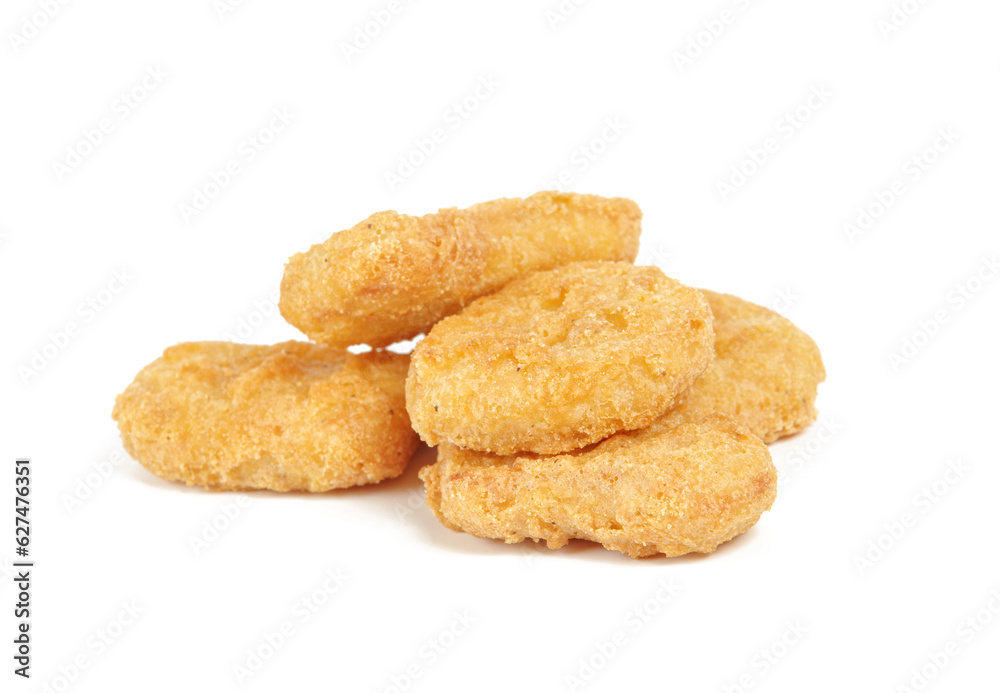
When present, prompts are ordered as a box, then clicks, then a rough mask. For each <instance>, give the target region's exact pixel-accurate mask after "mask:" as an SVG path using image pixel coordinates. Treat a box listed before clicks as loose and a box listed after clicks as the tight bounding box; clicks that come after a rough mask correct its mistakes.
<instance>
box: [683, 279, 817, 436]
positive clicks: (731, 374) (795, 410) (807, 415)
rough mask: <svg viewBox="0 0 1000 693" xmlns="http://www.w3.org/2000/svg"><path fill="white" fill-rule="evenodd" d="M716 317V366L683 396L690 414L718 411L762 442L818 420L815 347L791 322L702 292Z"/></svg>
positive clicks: (732, 299) (728, 297)
mask: <svg viewBox="0 0 1000 693" xmlns="http://www.w3.org/2000/svg"><path fill="white" fill-rule="evenodd" d="M702 293H703V294H704V295H705V298H706V299H708V302H709V305H711V307H712V313H713V315H714V316H715V320H714V325H715V361H714V362H713V363H712V366H711V367H710V368H709V369H708V370H707V371H705V373H704V374H702V376H701V377H700V378H699V379H698V380H697V381H696V382H695V384H694V385H693V386H692V387H691V389H690V390H688V392H687V393H686V394H685V395H684V397H683V405H682V408H683V409H684V410H685V411H686V412H687V413H688V414H691V415H699V414H708V413H710V412H722V413H723V414H729V415H730V416H732V417H733V418H735V419H736V420H737V421H739V422H740V423H742V424H744V425H746V426H747V427H748V428H749V429H750V430H751V431H753V432H754V434H756V435H757V436H759V437H760V438H762V439H763V440H764V442H765V443H772V442H774V441H775V440H777V439H778V438H781V437H782V436H787V435H791V434H792V433H795V432H796V431H798V430H800V429H802V428H805V427H806V426H808V425H809V424H810V423H812V422H813V421H815V420H816V406H815V404H814V403H815V401H816V388H817V386H818V385H819V384H820V383H821V382H823V380H825V379H826V370H825V369H824V367H823V359H822V358H821V357H820V353H819V348H818V347H817V346H816V343H815V342H814V341H813V340H812V338H810V337H809V335H807V334H806V333H805V332H803V331H802V330H800V329H799V328H797V327H796V326H795V325H794V324H792V321H791V320H789V319H788V318H785V317H783V316H781V315H779V314H778V313H775V312H774V311H773V310H768V309H767V308H764V307H762V306H758V305H757V304H755V303H750V302H749V301H744V300H743V299H742V298H737V297H736V296H731V295H729V294H720V293H716V292H714V291H707V290H704V289H703V290H702Z"/></svg>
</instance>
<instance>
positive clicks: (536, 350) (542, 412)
mask: <svg viewBox="0 0 1000 693" xmlns="http://www.w3.org/2000/svg"><path fill="white" fill-rule="evenodd" d="M711 321H712V314H711V312H710V311H709V308H708V304H707V303H706V302H705V299H704V298H703V297H702V295H701V293H700V292H698V291H697V290H696V289H691V288H689V287H686V286H684V285H683V284H681V283H679V282H677V281H676V280H674V279H671V278H669V277H667V276H666V275H664V274H663V272H661V271H660V270H659V269H657V268H655V267H635V266H633V265H631V264H629V263H627V262H577V263H571V264H568V265H564V266H562V267H558V268H556V269H554V270H549V271H547V272H537V273H534V274H531V275H528V276H526V277H522V278H521V279H517V280H515V281H513V282H511V283H510V284H508V285H507V286H505V287H504V288H503V289H501V290H500V291H498V292H497V293H495V294H492V295H490V296H486V297H484V298H481V299H479V300H477V301H475V302H473V303H472V304H470V305H469V306H467V307H466V308H465V310H463V311H462V312H461V313H460V314H458V315H453V316H451V317H448V318H445V319H444V320H442V321H441V322H439V323H438V324H437V325H435V326H434V328H433V329H432V330H431V331H430V333H429V334H428V335H427V337H426V338H425V339H424V340H423V341H421V342H420V343H418V344H417V346H416V348H415V349H414V351H413V357H412V362H411V367H410V373H409V375H408V377H407V382H406V406H407V408H408V409H409V412H410V417H411V419H412V421H413V427H414V428H415V429H416V430H417V432H418V433H419V434H420V437H421V438H423V440H424V441H426V442H427V443H428V444H430V445H436V444H438V443H439V442H441V441H446V442H450V443H452V444H454V445H459V446H461V447H465V448H470V449H472V450H482V451H487V452H494V453H497V454H510V453H513V452H518V451H530V452H537V453H545V454H555V453H559V452H565V451H567V450H573V449H575V448H579V447H583V446H584V445H588V444H590V443H593V442H596V441H598V440H601V439H602V438H606V437H607V436H609V435H611V434H613V433H615V432H617V431H621V430H633V429H637V428H642V427H643V426H648V425H649V424H650V423H652V422H653V421H654V420H655V419H657V418H658V417H659V416H661V415H662V414H663V413H664V412H666V411H667V410H668V409H669V408H670V407H672V406H674V405H675V404H676V402H677V399H678V397H679V396H680V395H681V393H683V391H684V390H685V389H687V388H688V387H689V386H690V385H691V383H692V382H694V380H695V378H697V377H698V375H699V374H701V373H702V372H703V371H704V370H705V368H706V367H707V366H708V364H709V362H710V361H711V358H712V343H713V338H712V326H711Z"/></svg>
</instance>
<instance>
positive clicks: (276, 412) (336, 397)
mask: <svg viewBox="0 0 1000 693" xmlns="http://www.w3.org/2000/svg"><path fill="white" fill-rule="evenodd" d="M408 363H409V358H408V357H407V356H405V355H399V354H391V353H386V352H372V353H368V354H362V355H354V354H349V353H347V352H346V351H344V350H342V349H336V348H333V347H326V346H322V345H316V344H307V343H304V342H284V343H282V344H275V345H273V346H257V345H245V344H233V343H230V342H188V343H184V344H178V345H176V346H173V347H170V348H168V349H167V350H166V351H164V352H163V356H162V357H161V358H159V359H157V360H156V361H154V362H152V363H151V364H149V365H148V366H146V367H145V368H143V369H142V371H140V372H139V374H138V375H137V376H136V378H135V380H134V381H133V382H132V384H130V385H129V386H128V387H127V388H126V389H125V391H124V392H123V393H122V394H120V395H118V397H117V399H116V400H115V407H114V412H113V413H112V417H113V418H114V419H115V420H116V421H117V422H118V428H119V429H120V431H121V435H122V442H123V443H124V446H125V449H126V450H127V451H128V453H129V454H130V455H132V457H134V458H135V459H136V460H138V461H139V462H140V463H142V465H143V466H145V467H146V468H147V469H149V470H150V471H151V472H153V473H154V474H156V475H157V476H160V477H162V478H164V479H168V480H171V481H184V482H185V483H187V484H188V485H200V486H204V487H206V488H209V489H212V490H252V489H271V490H274V491H328V490H330V489H334V488H343V487H347V486H356V485H359V484H369V483H375V482H378V481H381V480H383V479H388V478H391V477H395V476H398V475H399V474H401V473H402V472H403V470H404V468H405V467H406V464H407V462H409V459H410V456H411V455H412V454H413V451H414V450H415V449H416V446H417V444H418V441H417V437H416V434H415V433H414V432H413V431H412V429H411V428H410V422H409V417H408V415H407V413H406V407H405V402H404V392H403V387H404V379H405V377H406V370H407V367H408Z"/></svg>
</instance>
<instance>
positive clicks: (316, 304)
mask: <svg viewBox="0 0 1000 693" xmlns="http://www.w3.org/2000/svg"><path fill="white" fill-rule="evenodd" d="M641 219H642V213H641V212H640V211H639V207H638V206H637V205H636V204H635V203H634V202H632V201H631V200H626V199H623V198H618V197H615V198H604V197H598V196H596V195H578V194H575V193H558V192H540V193H536V194H535V195H532V196H531V197H529V198H527V199H523V200H522V199H519V198H514V199H501V200H493V201H491V202H484V203H482V204H477V205H473V206H472V207H469V208H468V209H442V210H441V211H439V212H437V213H436V214H428V215H426V216H422V217H411V216H407V215H405V214H398V213H396V212H379V213H377V214H373V215H372V216H370V217H368V218H367V219H365V220H364V221H362V222H361V223H360V224H358V225H356V226H354V227H352V228H350V229H347V230H346V231H341V232H340V233H336V234H334V235H333V236H332V237H331V238H330V239H329V240H327V241H325V242H324V243H320V244H318V245H315V246H313V247H312V248H310V249H309V251H308V252H305V253H299V254H297V255H294V256H293V257H292V258H291V259H290V260H289V261H288V264H287V266H286V267H285V274H284V277H283V278H282V280H281V300H280V308H281V314H282V315H283V316H284V318H285V320H287V321H288V322H289V323H291V324H292V325H294V326H295V327H297V328H299V329H300V330H302V331H303V332H304V333H305V334H307V335H309V338H310V339H312V340H313V341H316V342H324V343H327V344H334V345H338V346H349V345H351V344H370V345H372V346H375V347H378V346H385V345H387V344H392V343H393V342H398V341H400V340H404V339H409V338H411V337H414V336H416V335H418V334H423V333H425V332H427V330H429V329H430V328H431V327H432V326H433V325H434V323H436V322H437V321H438V320H440V319H441V318H443V317H444V316H446V315H451V314H453V313H457V312H458V311H460V310H461V309H462V307H463V306H465V305H466V304H468V303H469V302H470V301H472V300H473V299H476V298H479V297H480V296H485V295H486V294H489V293H492V292H494V291H496V290H497V289H499V288H500V287H502V286H503V285H504V284H506V283H507V282H509V281H510V280H512V279H515V278H517V277H520V276H522V275H524V274H527V273H528V272H532V271H535V270H545V269H550V268H552V267H558V266H559V265H564V264H566V263H567V262H573V261H576V260H628V261H629V262H631V261H632V260H635V256H636V253H637V252H638V250H639V231H640V224H641Z"/></svg>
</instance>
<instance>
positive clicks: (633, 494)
mask: <svg viewBox="0 0 1000 693" xmlns="http://www.w3.org/2000/svg"><path fill="white" fill-rule="evenodd" d="M420 478H421V479H423V481H424V485H425V487H426V490H427V504H428V506H430V508H431V510H432V511H433V512H434V514H435V516H437V518H438V520H440V521H441V523H442V524H444V525H445V526H446V527H448V528H450V529H454V530H458V531H464V532H468V533H469V534H473V535H475V536H477V537H485V538H492V539H503V540H504V541H505V542H507V543H508V544H512V543H518V542H521V541H523V540H525V539H534V540H535V541H539V540H544V541H545V542H546V543H547V545H548V547H549V548H550V549H558V548H560V547H562V546H565V545H566V543H567V542H568V541H569V540H570V539H574V538H575V539H588V540H590V541H596V542H599V543H601V544H603V545H604V546H605V547H606V548H608V549H612V550H614V551H621V552H623V553H626V554H628V555H629V556H631V557H632V558H641V557H644V556H652V555H655V554H664V555H666V556H680V555H682V554H686V553H690V552H698V553H711V552H712V551H714V550H715V549H716V547H718V546H719V545H720V544H722V543H723V542H726V541H729V540H730V539H732V538H733V537H735V536H737V535H738V534H741V533H743V532H745V531H746V530H747V529H749V528H750V527H751V526H753V525H754V523H756V522H757V520H758V519H759V518H760V516H761V514H762V513H763V512H764V511H765V510H767V509H769V508H770V507H771V503H772V502H773V501H774V497H775V493H776V490H777V471H776V470H775V468H774V465H773V464H772V463H771V456H770V453H769V452H768V449H767V446H765V445H764V443H763V442H762V441H761V440H760V439H759V438H757V437H756V436H754V435H753V434H752V433H750V431H748V430H747V429H746V428H745V427H744V426H742V425H741V424H739V423H738V422H736V421H735V420H734V419H732V418H730V417H728V416H724V415H721V414H713V415H710V416H707V417H704V418H701V419H694V420H687V419H684V418H683V417H677V416H673V415H670V414H668V415H667V416H665V417H663V418H661V419H659V420H658V421H656V422H655V423H654V424H652V425H651V426H649V427H648V428H645V429H642V430H640V431H630V432H627V433H619V434H617V435H614V436H612V437H610V438H608V439H606V440H604V441H602V442H600V443H598V444H596V445H594V446H592V447H590V448H586V449H584V450H577V451H574V452H571V453H567V454H564V455H552V456H538V455H531V454H524V453H522V454H519V455H511V456H508V457H501V456H497V455H491V454H489V453H481V452H473V451H470V450H462V449H461V448H457V447H455V446H453V445H448V444H442V445H441V447H439V448H438V461H437V462H436V463H435V464H432V465H428V466H426V467H424V468H423V469H421V470H420Z"/></svg>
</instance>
